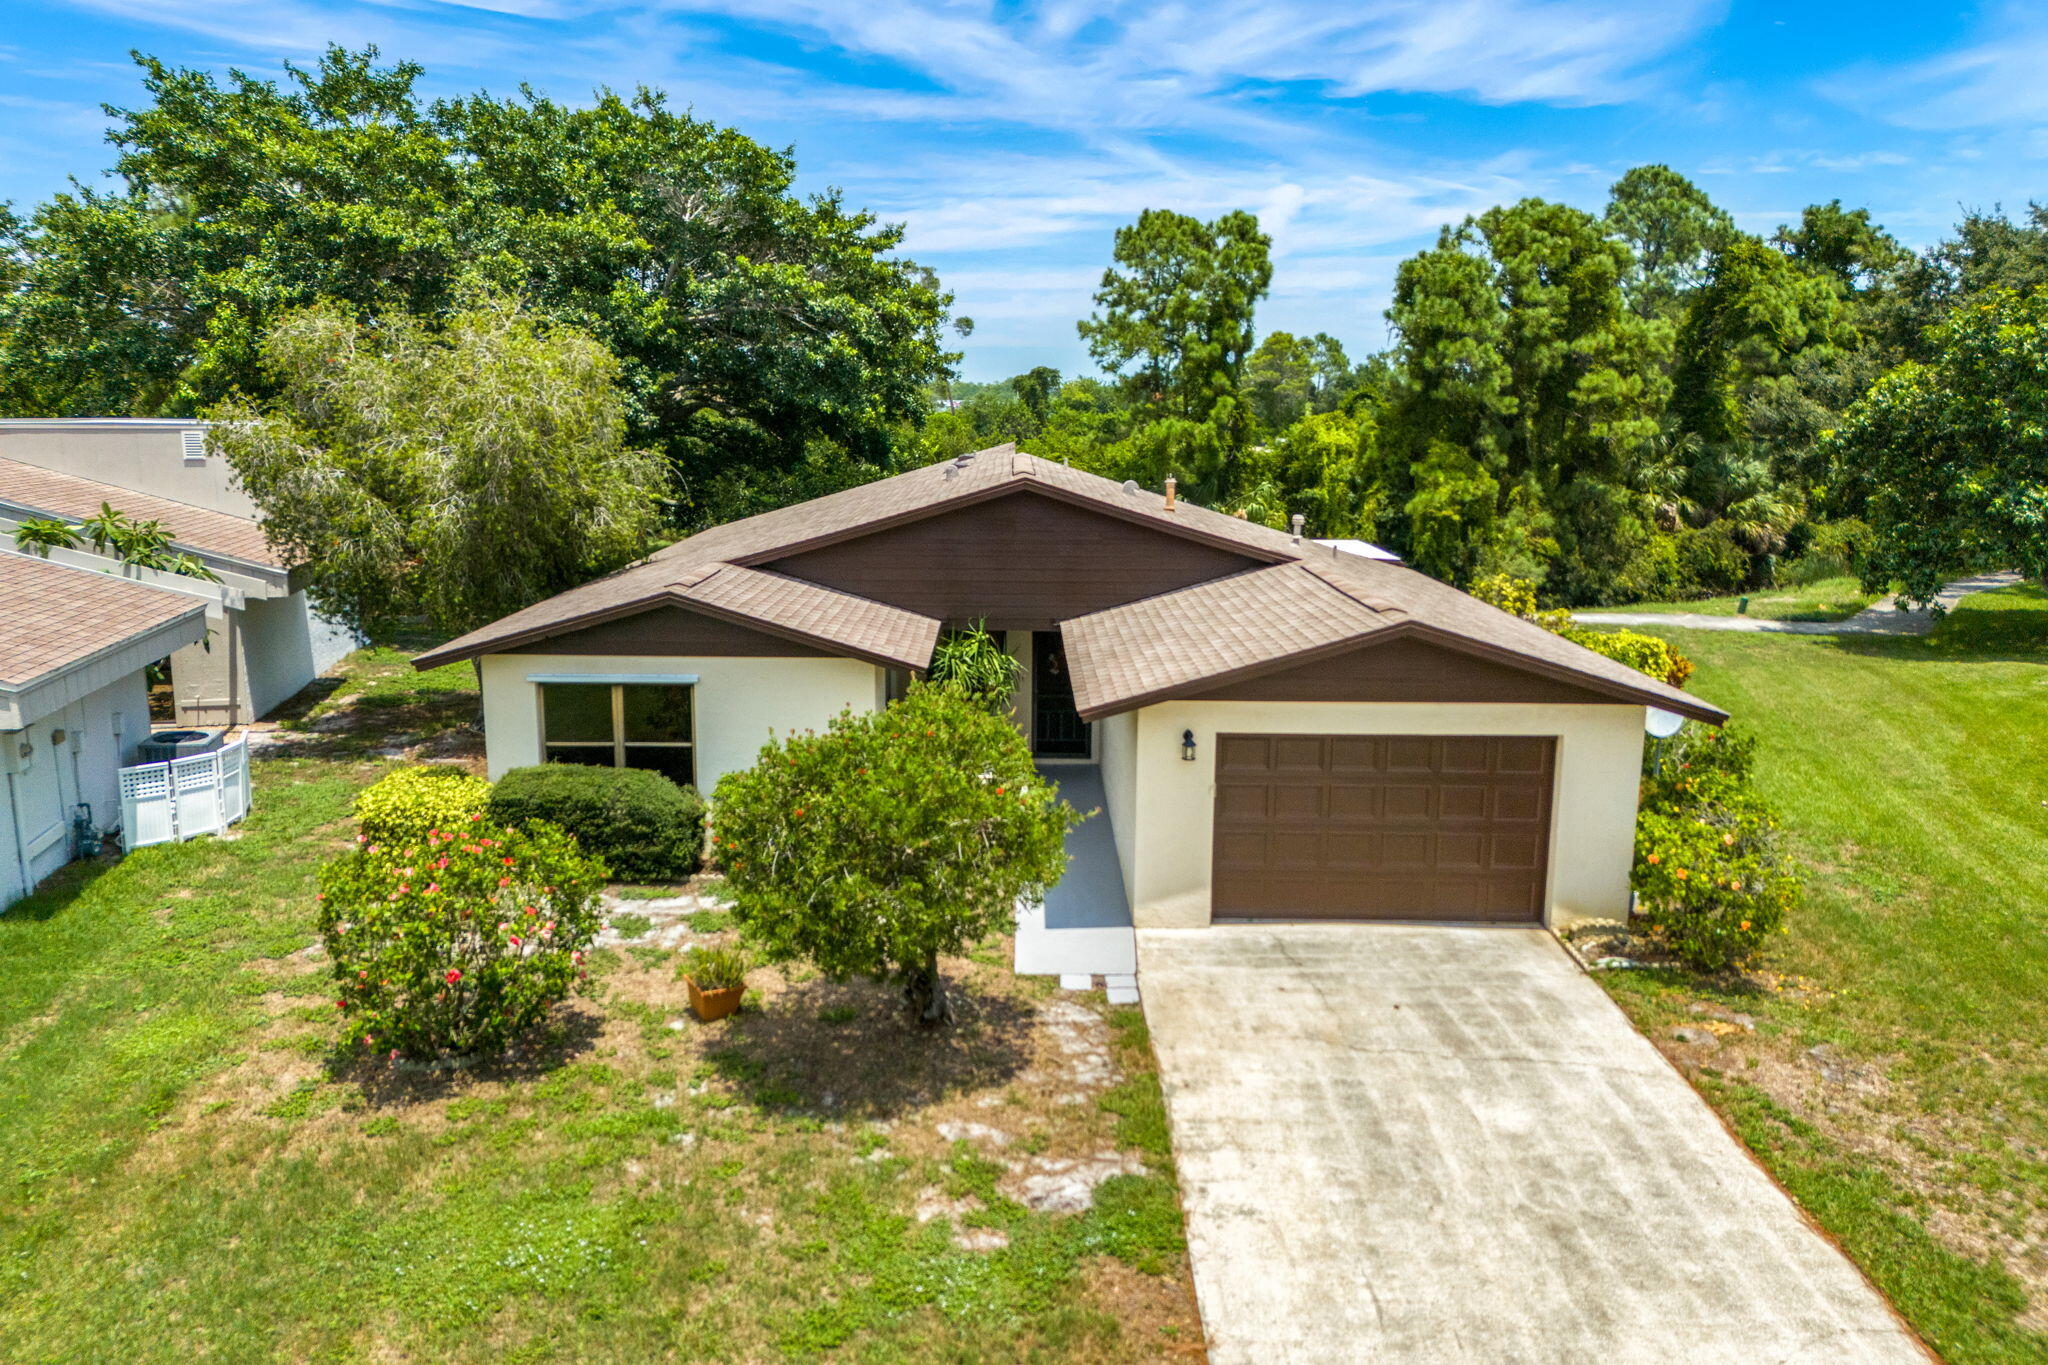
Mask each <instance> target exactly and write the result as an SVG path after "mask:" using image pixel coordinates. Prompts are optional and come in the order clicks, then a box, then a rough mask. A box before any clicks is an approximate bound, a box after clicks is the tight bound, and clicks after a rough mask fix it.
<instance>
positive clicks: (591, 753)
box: [540, 682, 697, 786]
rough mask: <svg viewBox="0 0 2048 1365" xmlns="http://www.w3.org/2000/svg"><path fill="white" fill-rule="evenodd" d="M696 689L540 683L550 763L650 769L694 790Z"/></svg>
mask: <svg viewBox="0 0 2048 1365" xmlns="http://www.w3.org/2000/svg"><path fill="white" fill-rule="evenodd" d="M695 690H696V689H694V688H692V687H690V686H689V685H687V684H680V683H579V682H555V683H542V684H540V716H541V744H542V750H543V752H544V755H545V757H546V760H547V761H548V762H549V763H588V764H592V765H594V766H596V767H600V768H649V769H652V770H653V771H655V772H658V773H660V774H661V775H662V776H663V777H666V778H668V779H669V780H670V781H673V782H676V783H678V784H680V785H683V786H690V785H693V784H695V782H696V780H697V749H696V739H697V729H696V708H695V705H694V702H695V697H694V695H693V694H694V692H695Z"/></svg>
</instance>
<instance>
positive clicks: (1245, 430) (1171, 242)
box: [1079, 209, 1273, 497]
mask: <svg viewBox="0 0 2048 1365" xmlns="http://www.w3.org/2000/svg"><path fill="white" fill-rule="evenodd" d="M1271 245H1272V243H1271V241H1270V239H1268V238H1267V237H1266V236H1265V234H1263V233H1261V232H1260V231H1259V220H1258V219H1257V218H1255V217H1253V216H1252V215H1251V214H1249V213H1244V212H1234V213H1226V214H1224V215H1223V216H1222V217H1221V218H1218V219H1217V220H1216V221H1214V222H1213V223H1204V222H1201V221H1200V220H1198V219H1195V218H1191V217H1189V216H1187V215H1186V214H1182V213H1174V212H1171V211H1169V210H1165V209H1147V210H1145V212H1144V213H1142V214H1140V215H1139V217H1138V221H1137V222H1136V223H1134V224H1132V225H1130V226H1128V227H1121V228H1118V229H1117V232H1116V244H1115V248H1114V260H1115V264H1114V265H1112V266H1111V267H1110V268H1109V269H1108V270H1105V271H1104V272H1103V275H1102V287H1101V288H1100V289H1098V290H1097V291H1096V293H1095V304H1096V307H1097V309H1098V310H1099V311H1098V312H1097V313H1096V314H1095V315H1094V316H1093V317H1091V318H1089V319H1087V320H1085V321H1083V322H1081V323H1080V324H1079V328H1080V333H1081V336H1082V338H1083V339H1084V340H1085V341H1086V342H1087V343H1088V351H1089V354H1090V355H1092V356H1093V357H1094V358H1095V360H1096V362H1097V363H1098V364H1100V365H1101V366H1102V367H1103V368H1104V369H1105V370H1107V371H1109V372H1110V373H1111V374H1113V375H1116V376H1118V377H1119V379H1120V380H1121V381H1122V383H1123V386H1124V389H1125V391H1126V393H1128V394H1129V396H1130V398H1131V401H1132V403H1133V405H1134V406H1135V407H1137V408H1138V409H1139V411H1140V413H1141V415H1142V417H1143V418H1144V420H1145V421H1147V422H1165V423H1172V424H1173V425H1172V426H1170V427H1167V428H1164V429H1163V430H1162V431H1160V432H1158V433H1155V434H1154V435H1153V436H1152V438H1150V440H1149V441H1148V443H1147V446H1146V448H1145V452H1144V453H1145V455H1146V457H1147V458H1152V459H1165V460H1167V461H1171V462H1174V463H1175V464H1176V465H1177V467H1175V468H1167V469H1163V470H1161V471H1159V472H1161V473H1178V474H1179V475H1180V476H1181V478H1182V480H1183V482H1184V483H1185V484H1186V485H1187V486H1188V492H1189V493H1190V495H1191V496H1195V497H1208V496H1212V495H1214V494H1216V493H1217V492H1219V491H1221V490H1223V488H1224V487H1225V485H1226V483H1227V480H1228V474H1229V471H1228V470H1227V469H1226V468H1225V464H1226V462H1227V460H1228V459H1229V458H1230V457H1231V456H1232V455H1234V454H1236V453H1237V452H1238V451H1239V450H1241V449H1242V447H1243V445H1244V443H1245V441H1246V438H1247V436H1248V434H1249V430H1250V425H1251V423H1250V413H1249V411H1248V410H1247V408H1246V406H1245V404H1244V401H1243V398H1242V396H1241V394H1240V391H1239V388H1240V383H1241V381H1242V378H1243V370H1244V362H1245V357H1246V356H1247V355H1249V354H1250V352H1251V349H1252V312H1253V309H1254V308H1255V307H1256V306H1257V304H1258V301H1259V300H1260V299H1262V298H1264V297H1265V294H1266V289H1267V287H1268V286H1269V285H1270V284H1271V283H1272V279H1273V265H1272V260H1271V257H1270V254H1269V252H1270V248H1271Z"/></svg>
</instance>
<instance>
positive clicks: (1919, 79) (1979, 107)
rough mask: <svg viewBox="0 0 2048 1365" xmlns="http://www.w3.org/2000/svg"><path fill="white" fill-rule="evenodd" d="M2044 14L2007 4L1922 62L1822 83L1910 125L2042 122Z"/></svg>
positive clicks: (2046, 110) (1849, 101) (2045, 115)
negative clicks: (1978, 34) (1983, 27)
mask: <svg viewBox="0 0 2048 1365" xmlns="http://www.w3.org/2000/svg"><path fill="white" fill-rule="evenodd" d="M2044 69H2048V16H2044V14H2043V12H2042V10H2041V9H2040V7H2039V6H2038V5H2008V6H2007V7H2006V8H2005V9H2004V10H2003V11H2001V12H2000V13H1999V14H1998V15H1997V16H1996V17H1995V18H1994V19H1993V20H1992V22H1991V23H1990V24H1989V26H1988V28H1987V31H1986V34H1985V36H1984V37H1983V38H1982V39H1981V40H1979V41H1977V42H1974V43H1971V44H1969V45H1967V46H1964V47H1960V48H1957V49H1956V50H1954V51H1952V52H1947V53H1944V54H1942V55H1940V56H1938V57H1933V58H1930V59H1927V60H1924V61H1916V62H1908V63H1904V64H1900V65H1896V66H1860V67H1853V68H1851V69H1849V70H1847V71H1843V72H1840V73H1838V74H1836V75H1833V76H1830V77H1828V78H1826V79H1825V80H1823V81H1821V82H1820V90H1821V92H1822V93H1823V94H1825V95H1827V96H1828V97H1829V98H1831V99H1834V100H1837V101H1839V102H1840V103H1842V104H1845V105H1848V106H1849V107H1851V108H1853V109H1857V110H1860V111H1862V112H1864V113H1867V114H1870V115H1872V116H1873V117H1876V118H1881V119H1884V120H1886V121H1888V122H1891V123H1896V124H1899V125H1901V126H1904V127H1908V128H1932V129H1957V128H2012V127H2027V126H2031V125H2036V124H2041V123H2048V80H2043V79H2042V74H2041V73H2042V71H2043V70H2044Z"/></svg>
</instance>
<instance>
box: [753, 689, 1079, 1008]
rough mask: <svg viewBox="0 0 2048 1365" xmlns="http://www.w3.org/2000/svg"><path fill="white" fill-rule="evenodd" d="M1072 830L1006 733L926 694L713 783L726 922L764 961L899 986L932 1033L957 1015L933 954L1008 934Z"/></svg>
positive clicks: (843, 721) (839, 722)
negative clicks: (1020, 901) (803, 962)
mask: <svg viewBox="0 0 2048 1365" xmlns="http://www.w3.org/2000/svg"><path fill="white" fill-rule="evenodd" d="M1078 818H1079V817H1078V816H1076V815H1075V814H1074V812H1073V810H1072V808H1071V807H1069V806H1068V805H1067V804H1066V803H1065V802H1063V801H1061V800H1060V799H1059V793H1058V792H1057V791H1056V790H1055V789H1054V788H1053V786H1052V784H1051V783H1049V782H1047V781H1045V780H1044V779H1043V778H1041V777H1040V776H1039V775H1038V773H1037V771H1036V770H1035V769H1034V768H1033V767H1032V765H1031V753H1030V750H1028V749H1027V748H1026V747H1025V745H1024V739H1023V736H1022V735H1020V734H1018V733H1017V727H1016V726H1015V725H1013V724H1011V723H1010V721H1008V720H1007V719H1005V718H1004V717H1001V716H998V715H995V714H993V713H991V712H990V711H988V710H987V709H986V708H985V707H983V706H981V705H980V704H978V703H977V702H976V701H975V700H974V699H973V698H971V697H969V696H968V695H967V694H966V693H964V692H961V691H958V690H956V689H955V688H953V687H950V686H946V685H940V684H925V683H920V684H917V685H915V686H913V687H912V688H911V689H910V694H909V695H908V696H906V697H904V698H903V699H902V700H901V701H897V702H894V703H892V704H891V705H890V706H889V707H888V709H887V710H885V711H880V712H875V713H870V714H867V715H854V714H852V713H851V712H841V713H840V714H839V716H838V717H837V718H835V719H834V720H833V722H832V725H831V728H830V729H828V730H827V731H826V732H825V733H824V734H822V735H819V734H802V735H791V736H790V737H789V738H787V739H783V740H771V741H770V742H769V743H768V744H767V746H766V747H764V748H763V749H762V750H761V756H760V758H759V760H758V761H757V762H756V763H755V764H754V766H753V767H751V768H748V769H745V770H744V771H741V772H734V773H727V774H726V775H725V776H724V777H723V778H721V779H719V783H718V790H717V793H716V795H715V797H714V799H713V802H712V828H713V830H714V833H713V835H712V846H713V849H714V851H715V853H716V855H717V858H718V861H719V864H720V865H721V866H722V867H723V868H724V869H725V894H726V896H727V897H728V898H730V900H731V901H732V914H733V918H734V919H735V920H737V921H738V922H739V925H740V928H741V929H742V930H743V931H745V932H746V934H747V935H748V937H749V938H750V939H752V940H753V941H755V942H756V943H758V944H759V945H760V946H761V947H762V948H763V949H764V950H765V951H766V952H767V953H768V954H769V955H770V956H771V957H775V958H797V957H801V958H807V959H809V960H810V961H811V962H813V963H815V964H816V965H817V967H818V968H819V969H820V970H821V971H823V972H824V973H825V974H826V975H828V976H831V977H840V978H843V977H847V976H853V975H861V976H868V977H872V978H874V979H875V980H878V981H881V980H886V981H893V982H895V983H897V984H899V985H900V986H902V988H903V993H904V998H905V1000H906V1001H907V1002H908V1004H909V1005H910V1008H911V1010H912V1012H913V1013H914V1015H915V1016H916V1017H917V1018H918V1019H919V1020H920V1021H921V1022H923V1023H925V1024H938V1023H942V1022H945V1021H946V1020H949V1019H951V1018H952V1009H951V1006H950V1005H949V1004H948V1002H947V1000H946V994H945V988H944V982H943V981H942V980H941V979H940V976H939V967H938V959H939V956H940V955H941V954H945V953H960V952H964V951H965V950H966V949H967V948H968V947H969V945H971V944H973V943H975V942H977V941H979V940H980V939H981V938H983V937H984V936H985V935H987V934H990V933H994V932H997V931H999V930H1002V929H1007V928H1009V927H1010V925H1011V924H1012V922H1013V917H1014V916H1015V913H1016V905H1017V898H1018V897H1019V896H1035V895H1039V894H1042V893H1043V892H1044V890H1045V888H1046V887H1047V886H1050V885H1051V884H1052V883H1054V882H1056V881H1058V880H1059V878H1060V874H1061V873H1063V872H1065V871H1066V866H1067V857H1066V834H1067V829H1068V827H1069V826H1070V825H1072V824H1073V823H1074V822H1075V821H1076V820H1077V819H1078Z"/></svg>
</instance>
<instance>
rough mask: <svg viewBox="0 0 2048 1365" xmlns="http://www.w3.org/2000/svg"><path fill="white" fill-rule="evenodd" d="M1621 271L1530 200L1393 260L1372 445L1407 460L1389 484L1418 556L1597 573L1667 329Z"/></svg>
mask: <svg viewBox="0 0 2048 1365" xmlns="http://www.w3.org/2000/svg"><path fill="white" fill-rule="evenodd" d="M1629 268H1630V254H1629V249H1628V248H1627V247H1626V246H1624V245H1622V244H1621V243H1620V242H1617V241H1615V240H1613V239H1612V238H1611V237H1609V236H1608V235H1607V233H1606V231H1605V230H1604V228H1603V226H1602V225H1601V223H1600V222H1599V221H1598V220H1597V219H1595V218H1593V217H1592V216H1591V215H1589V214H1586V213H1583V212H1581V211H1580V210H1578V209H1574V208H1569V207H1566V206H1565V205H1562V204H1550V203H1546V202H1544V201H1543V200H1540V199H1526V200H1523V201H1522V202H1521V203H1519V204H1515V205H1511V206H1508V207H1503V208H1496V209H1491V210H1488V211H1487V212H1486V213H1484V214H1481V215H1480V216H1478V217H1477V218H1469V219H1467V220H1466V221H1465V223H1464V224H1463V225H1462V226H1460V227H1457V228H1447V229H1445V231H1444V233H1443V234H1442V236H1441V237H1440V238H1439V239H1438V242H1437V245H1436V247H1435V248H1433V249H1432V250H1429V251H1425V252H1423V253H1421V254H1419V255H1417V256H1414V257H1411V258H1410V259H1409V260H1407V261H1404V262H1402V264H1401V267H1400V270H1399V271H1398V273H1397V275H1396V278H1395V285H1394V303H1393V307H1392V308H1390V309H1389V310H1388V312H1387V317H1388V320H1389V321H1390V322H1391V323H1392V324H1393V326H1394V329H1395V331H1396V333H1397V335H1398V337H1399V342H1398V346H1397V349H1396V353H1395V360H1396V363H1397V366H1398V368H1399V371H1400V377H1399V379H1398V381H1397V383H1396V385H1395V387H1394V391H1393V393H1392V395H1391V398H1390V404H1389V411H1388V413H1387V416H1386V419H1385V422H1384V424H1383V428H1382V444H1383V447H1384V448H1386V449H1387V451H1388V452H1389V456H1390V457H1391V458H1393V459H1397V460H1399V461H1400V462H1401V463H1403V464H1405V465H1406V467H1407V470H1408V479H1407V483H1408V488H1407V489H1405V490H1404V489H1400V488H1398V487H1396V488H1394V489H1393V490H1392V491H1395V492H1398V493H1402V494H1403V495H1404V496H1405V497H1406V499H1407V506H1406V512H1407V517H1408V522H1409V532H1408V541H1409V548H1410V549H1411V551H1412V557H1413V559H1414V561H1415V562H1416V563H1417V565H1418V566H1419V567H1421V568H1423V569H1424V570H1425V571H1427V572H1430V573H1433V574H1437V575H1438V576H1441V577H1446V578H1450V579H1453V580H1457V581H1469V580H1470V579H1471V578H1472V577H1473V576H1475V575H1476V574H1478V573H1485V572H1508V573H1513V574H1515V575H1516V576H1518V577H1527V578H1535V579H1538V580H1539V581H1545V582H1546V586H1547V587H1548V588H1549V590H1551V591H1553V592H1555V593H1558V594H1560V595H1563V596H1566V597H1568V598H1572V599H1575V600H1583V599H1585V598H1587V597H1589V596H1591V595H1594V594H1596V593H1597V592H1599V591H1600V590H1601V589H1602V587H1603V586H1604V584H1605V583H1606V582H1607V581H1608V580H1609V579H1610V578H1611V577H1612V574H1613V572H1614V569H1615V566H1616V565H1617V563H1618V561H1619V559H1620V558H1621V556H1622V555H1623V554H1624V553H1625V551H1626V549H1627V546H1628V543H1629V541H1628V536H1629V533H1630V529H1631V527H1638V526H1639V525H1640V515H1641V509H1640V508H1638V507H1637V506H1636V505H1635V504H1636V503H1637V502H1638V501H1640V499H1639V498H1637V497H1636V495H1635V491H1634V487H1633V483H1634V478H1635V471H1636V465H1637V462H1638V457H1639V455H1640V452H1641V451H1642V449H1643V448H1644V447H1645V446H1646V445H1647V444H1648V442H1649V441H1650V440H1651V439H1652V438H1654V437H1655V435H1656V433H1657V429H1658V428H1657V419H1658V416H1659V415H1660V414H1661V412H1662V410H1663V406H1664V401H1665V398H1666V396H1667V394H1668V386H1667V382H1666V381H1665V379H1664V377H1663V369H1662V363H1661V362H1662V358H1663V354H1664V351H1663V346H1664V337H1665V333H1664V331H1663V329H1661V328H1659V327H1658V326H1656V325H1654V324H1652V323H1649V322H1647V321H1645V320H1644V319H1642V318H1640V317H1638V316H1636V315H1635V314H1633V313H1632V312H1631V311H1629V309H1628V308H1626V307H1625V306H1624V303H1623V298H1622V292H1621V282H1622V280H1623V279H1624V278H1625V277H1626V276H1627V273H1628V271H1629Z"/></svg>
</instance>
